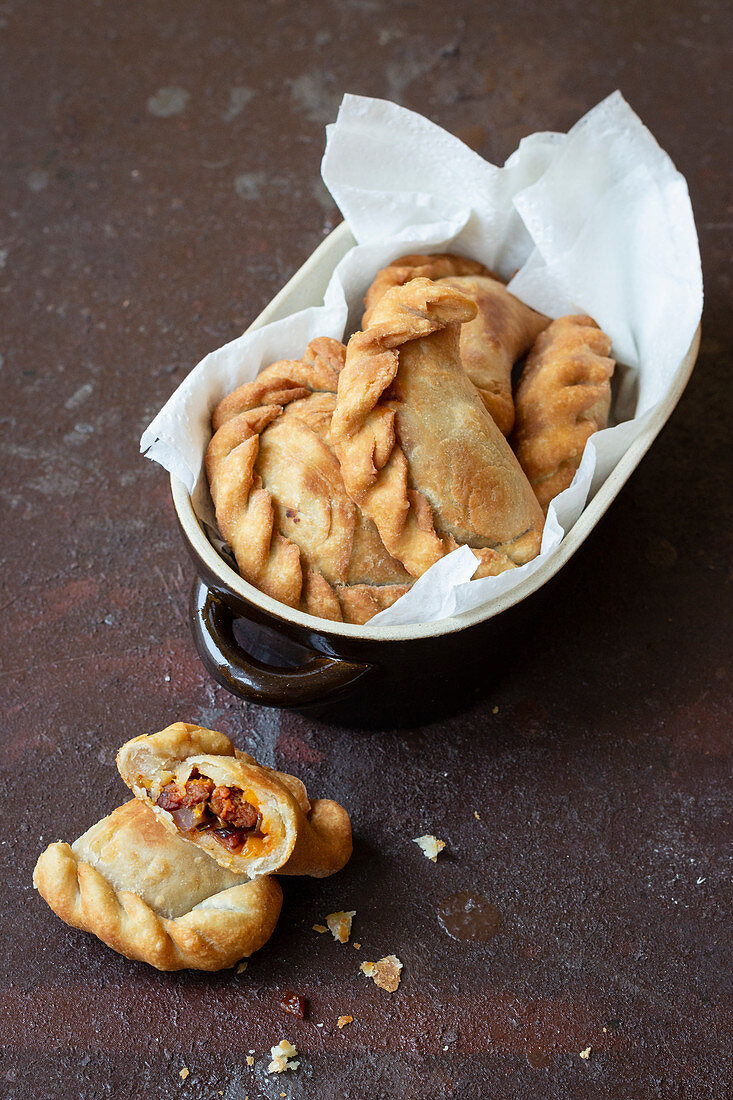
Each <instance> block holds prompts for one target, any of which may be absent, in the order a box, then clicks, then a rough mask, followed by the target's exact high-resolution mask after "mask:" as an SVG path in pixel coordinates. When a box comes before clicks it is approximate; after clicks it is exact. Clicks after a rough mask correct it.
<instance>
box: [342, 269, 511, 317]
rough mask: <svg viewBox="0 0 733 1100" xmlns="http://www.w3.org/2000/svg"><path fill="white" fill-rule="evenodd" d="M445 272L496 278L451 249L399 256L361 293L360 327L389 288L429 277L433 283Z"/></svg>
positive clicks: (445, 274)
mask: <svg viewBox="0 0 733 1100" xmlns="http://www.w3.org/2000/svg"><path fill="white" fill-rule="evenodd" d="M448 275H488V276H489V277H491V278H494V279H497V278H498V276H497V275H494V273H493V271H489V269H488V267H484V265H483V264H480V263H479V262H478V260H467V259H466V257H465V256H456V255H455V253H452V252H436V253H434V254H433V255H432V256H427V255H423V254H422V253H419V252H413V253H411V254H410V255H409V256H400V257H399V259H397V260H393V261H392V263H391V264H389V266H388V267H384V268H382V270H381V271H378V272H377V274H376V276H375V277H374V280H373V281H372V284H371V286H370V287H369V289H368V290H367V292H366V294H365V296H364V316H363V317H362V319H361V327H362V329H365V328H368V327H369V324H370V323H371V313H372V310H373V309H374V307H375V305H376V304H377V302H378V301H379V300H380V299H381V298H383V297H384V295H385V294H386V293H387V291H388V290H391V289H392V287H395V286H404V285H405V283H409V282H410V281H411V280H412V279H432V280H433V282H437V280H438V279H444V278H445V277H446V276H448Z"/></svg>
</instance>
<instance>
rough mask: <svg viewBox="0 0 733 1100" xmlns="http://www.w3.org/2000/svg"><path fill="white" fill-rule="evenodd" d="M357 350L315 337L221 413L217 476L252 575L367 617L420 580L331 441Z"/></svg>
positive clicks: (320, 610)
mask: <svg viewBox="0 0 733 1100" xmlns="http://www.w3.org/2000/svg"><path fill="white" fill-rule="evenodd" d="M344 355H345V349H344V347H343V344H340V343H339V342H338V341H337V340H331V339H328V338H322V339H318V340H313V341H312V342H311V343H310V344H309V346H308V349H307V352H306V355H305V356H304V357H303V359H302V360H300V361H290V360H284V361H282V362H280V363H274V364H273V365H272V366H270V367H267V368H266V369H265V370H264V371H262V372H261V374H260V375H259V376H258V377H257V378H256V379H255V380H254V382H250V383H248V384H247V385H244V386H240V388H239V389H238V390H236V391H235V392H234V393H233V394H230V395H229V396H228V397H226V398H224V400H223V401H222V402H221V403H220V404H219V405H218V406H217V408H216V409H215V410H214V415H213V417H212V422H213V425H214V428H215V434H214V436H213V438H212V440H211V443H210V444H209V447H208V450H207V452H206V472H207V475H208V478H209V486H210V489H211V495H212V498H213V501H214V507H215V510H216V517H217V522H218V524H219V529H220V531H221V533H222V535H223V537H224V538H225V539H226V541H227V542H228V543H229V545H230V546H231V548H232V550H233V552H234V556H235V558H236V560H237V565H238V568H239V571H240V573H241V574H242V576H243V577H244V578H245V579H246V580H248V581H250V583H251V584H254V585H256V587H257V588H259V589H261V591H263V592H266V593H267V594H268V595H270V596H273V597H274V598H275V599H278V600H280V601H282V602H283V603H285V604H288V605H289V606H290V607H297V608H300V609H301V610H303V611H308V612H310V614H312V615H320V616H321V617H322V618H326V619H332V620H337V621H342V620H343V621H346V622H355V623H363V622H366V621H367V620H368V619H370V618H371V617H372V616H373V615H375V614H376V613H377V611H380V610H382V608H385V607H389V606H391V604H393V603H394V602H395V600H397V599H399V597H400V596H401V595H403V593H404V592H406V591H407V589H408V587H409V586H410V584H411V579H410V577H409V575H408V573H407V572H406V571H405V569H404V568H403V566H402V565H401V564H400V562H398V561H396V560H394V558H392V557H391V556H390V555H389V553H388V552H387V550H386V548H385V546H384V544H383V543H382V540H381V539H380V537H379V533H378V531H377V529H376V527H375V526H374V524H373V523H372V522H371V521H370V520H369V519H368V518H367V517H365V516H363V515H362V514H361V513H360V511H359V509H358V508H357V507H356V506H355V505H354V503H353V501H352V500H351V499H350V497H349V496H348V494H347V492H346V489H345V488H344V484H343V480H342V477H341V470H340V467H339V463H338V460H337V459H336V456H335V455H334V453H333V450H332V447H331V441H330V426H331V415H332V413H333V409H334V407H335V404H336V396H335V393H336V387H337V384H338V373H339V370H340V368H341V366H342V364H343V357H344Z"/></svg>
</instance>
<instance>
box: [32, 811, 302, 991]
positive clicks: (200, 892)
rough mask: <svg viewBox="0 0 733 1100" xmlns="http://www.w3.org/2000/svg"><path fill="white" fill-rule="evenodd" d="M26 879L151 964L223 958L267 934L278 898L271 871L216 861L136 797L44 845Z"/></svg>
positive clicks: (219, 964) (76, 919)
mask: <svg viewBox="0 0 733 1100" xmlns="http://www.w3.org/2000/svg"><path fill="white" fill-rule="evenodd" d="M33 883H34V885H35V887H36V889H37V890H38V891H39V893H40V894H41V896H42V897H43V898H44V899H45V900H46V901H47V902H48V904H49V905H50V906H51V908H52V909H53V911H54V912H55V913H56V914H57V915H58V916H59V917H61V919H62V920H63V921H65V922H66V924H70V925H71V926H72V927H74V928H81V929H83V930H84V931H85V932H92V933H93V934H94V935H95V936H97V938H98V939H100V940H102V942H103V943H106V944H107V946H108V947H111V948H112V949H113V950H114V951H117V952H119V954H121V955H125V956H126V957H127V958H128V959H138V960H140V961H141V962H147V963H150V965H151V966H155V967H157V969H158V970H182V969H184V968H187V967H190V968H191V969H194V970H222V969H224V968H225V967H228V966H233V965H234V963H236V962H237V961H238V960H239V959H241V958H243V957H246V956H248V955H251V954H252V953H253V952H254V951H257V950H258V949H259V948H260V947H262V946H263V944H265V943H266V942H267V940H268V939H269V938H270V936H271V935H272V932H273V930H274V928H275V925H276V923H277V918H278V916H279V915H280V907H281V905H282V891H281V889H280V885H279V883H278V882H277V880H276V879H274V878H270V877H268V876H263V877H262V878H258V879H255V880H254V881H249V879H248V877H247V875H241V874H232V872H231V871H228V870H225V869H224V868H223V867H221V866H219V864H218V863H216V862H215V861H214V860H213V859H210V858H209V856H207V855H206V854H205V853H204V852H202V851H200V850H199V849H198V848H196V847H194V845H192V844H187V843H186V842H185V841H184V840H181V839H180V838H179V837H178V836H177V835H176V834H175V833H174V832H171V831H170V830H168V829H165V828H164V827H163V826H162V825H161V824H160V823H159V822H158V821H157V820H156V818H155V816H154V814H153V813H152V812H151V811H150V810H149V809H148V808H147V807H146V806H144V805H143V803H142V802H140V801H138V800H137V799H132V801H130V802H127V803H125V805H124V806H119V807H118V808H117V809H116V810H114V811H113V812H112V813H111V814H110V815H109V816H108V817H105V818H103V819H102V820H101V821H98V822H97V823H96V825H92V827H91V829H88V830H87V831H86V832H85V833H84V834H83V836H80V837H79V839H78V840H76V841H75V842H74V843H73V844H72V845H71V846H69V845H68V844H65V843H63V842H61V841H57V842H56V843H55V844H51V845H49V847H48V848H47V849H46V850H45V852H43V853H42V855H41V856H40V857H39V859H38V862H37V864H36V868H35V871H34V872H33Z"/></svg>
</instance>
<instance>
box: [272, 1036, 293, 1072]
mask: <svg viewBox="0 0 733 1100" xmlns="http://www.w3.org/2000/svg"><path fill="white" fill-rule="evenodd" d="M297 1053H298V1052H297V1050H296V1049H295V1047H294V1046H293V1044H292V1043H290V1042H288V1040H287V1039H281V1040H280V1042H279V1043H278V1044H277V1046H276V1047H271V1048H270V1054H271V1055H272V1061H271V1062H270V1064H269V1066H268V1067H267V1072H268V1073H285V1072H286V1071H287V1070H289V1069H292V1070H296V1069H297V1068H298V1066H299V1065H300V1062H299V1061H298V1060H297V1059H295V1061H293V1059H294V1058H295V1056H296V1054H297Z"/></svg>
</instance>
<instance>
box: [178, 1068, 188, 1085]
mask: <svg viewBox="0 0 733 1100" xmlns="http://www.w3.org/2000/svg"><path fill="white" fill-rule="evenodd" d="M190 1072H191V1071H190V1069H186V1067H185V1066H184V1067H183V1069H182V1070H181V1071H180V1073H179V1074H178V1076H179V1077H180V1078H181V1080H182V1081H185V1080H186V1078H187V1077H188V1075H189V1073H190Z"/></svg>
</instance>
